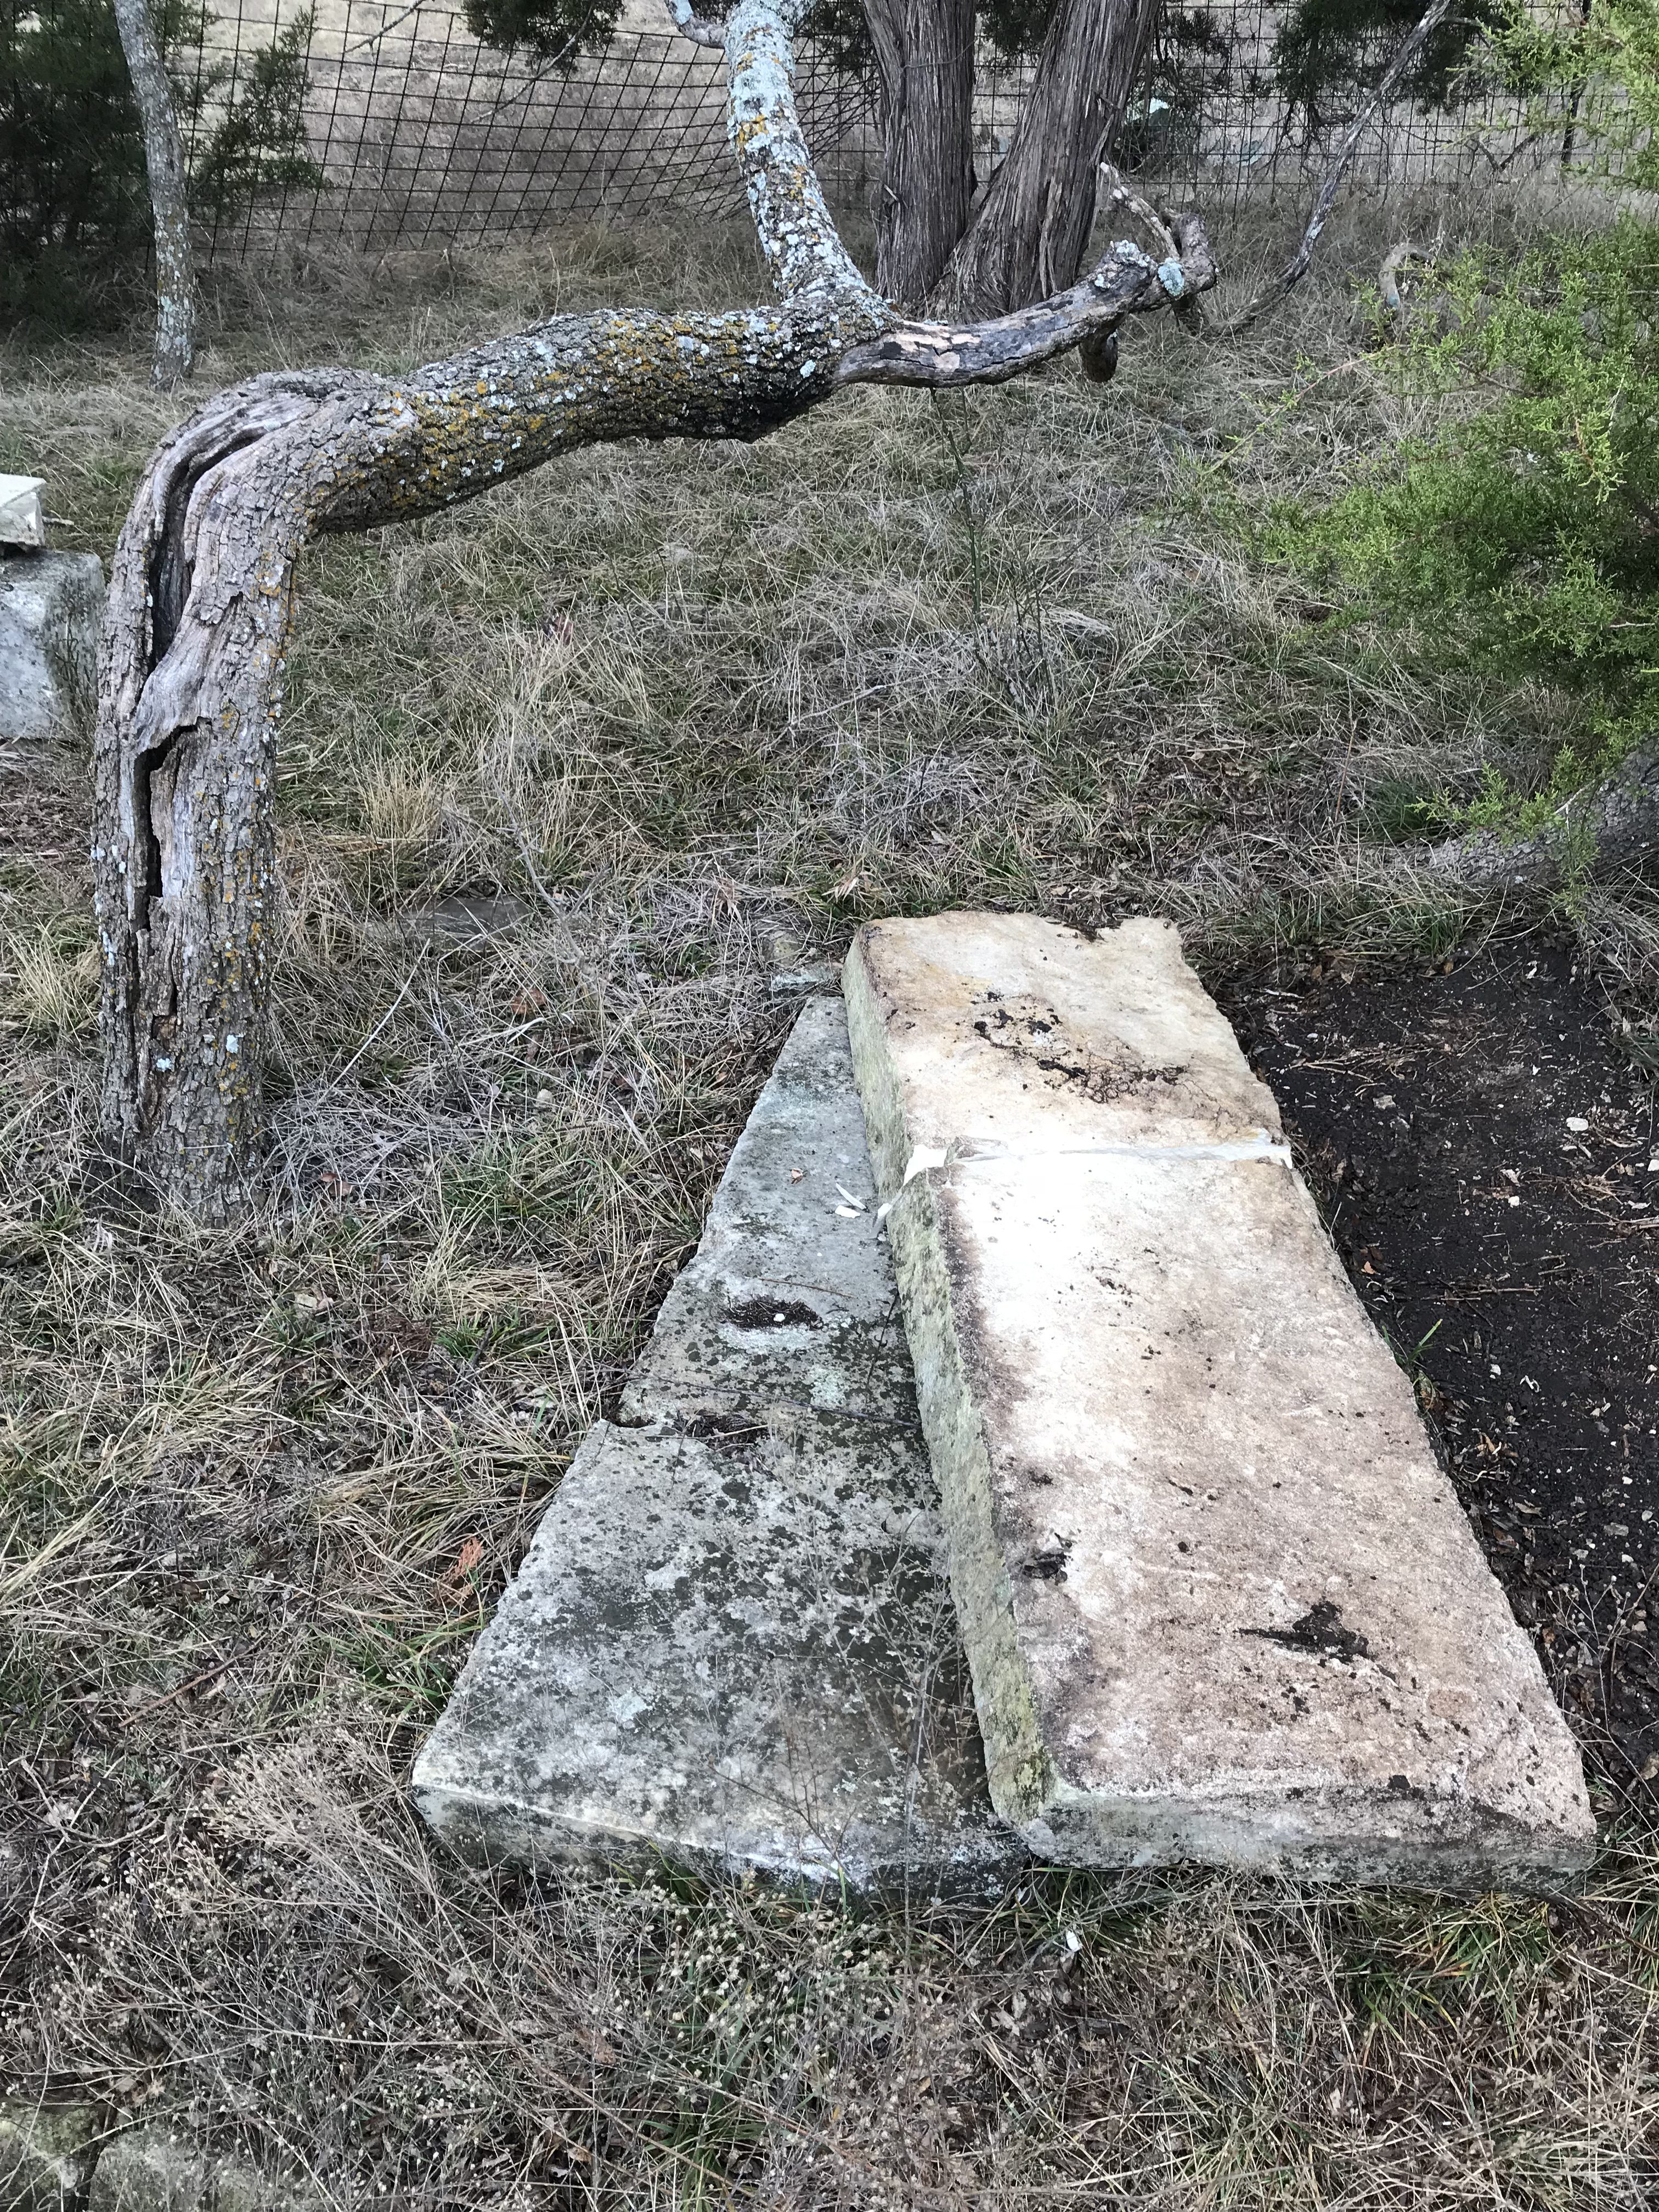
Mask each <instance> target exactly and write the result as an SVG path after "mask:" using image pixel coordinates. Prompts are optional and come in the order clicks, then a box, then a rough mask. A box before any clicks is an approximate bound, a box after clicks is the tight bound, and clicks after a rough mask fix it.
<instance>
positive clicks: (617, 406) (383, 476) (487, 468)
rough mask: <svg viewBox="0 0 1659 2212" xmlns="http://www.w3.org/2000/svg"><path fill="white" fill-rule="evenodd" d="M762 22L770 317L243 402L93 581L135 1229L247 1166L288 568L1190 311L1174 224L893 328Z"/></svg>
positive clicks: (215, 1211) (112, 1099)
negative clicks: (422, 522)
mask: <svg viewBox="0 0 1659 2212" xmlns="http://www.w3.org/2000/svg"><path fill="white" fill-rule="evenodd" d="M788 20H789V18H788V17H787V16H786V15H785V13H784V9H782V8H781V7H780V6H779V5H777V4H775V0H741V4H740V5H739V6H738V8H737V9H735V10H734V12H733V13H732V16H731V17H730V19H729V21H727V22H726V25H725V26H724V28H723V31H721V32H719V33H715V35H719V36H720V37H721V38H722V40H723V43H724V45H725V47H726V61H727V70H728V75H729V79H730V98H729V115H730V128H731V134H732V144H733V147H734V149H736V153H737V158H738V165H739V167H740V168H741V170H742V172H743V174H744V180H745V183H746V185H747V187H748V192H749V201H750V209H751V210H752V212H753V215H754V219H755V224H756V228H757V231H758V233H759V235H760V240H761V245H762V247H763V252H764V253H765V257H766V261H767V265H768V270H769V275H770V277H771V280H772V284H773V288H774V289H775V292H776V294H777V295H778V304H777V305H776V306H775V307H762V308H750V309H738V310H736V311H734V312H732V313H725V314H702V315H690V314H684V315H664V314H649V313H642V312H641V313H634V312H627V311H623V310H612V311H606V312H604V313H599V314H593V315H562V316H556V317H555V318H554V319H552V320H551V321H550V322H545V323H542V324H540V325H537V326H536V327H535V328H533V329H531V330H528V331H522V332H520V334H519V335H518V336H516V337H507V338H501V339H498V340H495V341H494V342H493V343H489V344H485V345H481V346H479V347H477V349H474V350H473V351H471V352H470V353H466V354H463V355H461V356H459V357H457V358H456V359H454V360H452V361H447V362H433V363H431V364H430V365H428V367H427V368H419V369H416V370H415V371H414V372H413V373H412V374H410V375H408V376H406V377H379V376H371V375H367V374H362V373H361V372H359V371H356V370H349V369H347V370H342V369H337V368H319V369H310V370H306V371H301V372H281V373H278V374H272V375H268V376H258V377H254V378H253V379H252V380H251V381H249V382H248V383H246V384H243V385H239V386H236V387H235V388H234V390H232V391H229V392H221V393H220V394H219V395H218V396H217V398H214V399H213V400H211V401H210V402H209V404H207V405H206V406H205V407H204V408H203V409H202V410H200V411H199V413H197V415H196V416H193V417H192V418H191V421H189V422H185V423H184V424H182V425H181V426H180V427H179V429H178V430H176V431H175V432H174V433H173V435H172V436H171V437H170V438H169V439H167V441H166V442H165V444H163V445H162V446H161V447H160V449H159V450H158V451H157V452H156V453H155V455H154V456H153V457H152V459H151V460H150V462H149V465H148V468H147V469H146V471H145V474H144V477H143V481H142V483H141V484H140V486H139V490H138V495H137V499H136V500H135V501H134V503H133V507H132V511H131V513H130V514H129V515H128V517H127V520H126V523H125V526H124V528H123V530H122V532H121V538H120V542H119V544H118V545H117V548H116V552H115V559H114V562H113V565H112V574H111V580H110V589H109V598H108V602H107V608H106V617H105V625H104V640H103V648H102V655H101V659H100V672H99V718H98V735H97V743H96V759H95V792H94V809H95V811H94V821H95V823H96V832H95V836H96V842H94V848H93V860H94V879H95V883H96V890H97V910H98V919H99V927H100V940H101V945H102V951H103V962H104V969H103V1003H102V1012H101V1017H100V1019H101V1027H102V1042H103V1049H104V1081H103V1105H102V1125H103V1132H104V1137H105V1141H106V1146H108V1147H109V1148H110V1150H111V1151H112V1152H113V1153H114V1155H115V1156H116V1157H117V1158H118V1159H119V1160H120V1161H122V1162H124V1163H125V1164H127V1166H129V1167H130V1168H131V1169H133V1170H136V1171H137V1177H138V1179H139V1180H140V1182H142V1183H143V1185H145V1186H147V1187H148V1188H149V1191H150V1192H151V1193H152V1194H154V1195H155V1197H157V1198H159V1199H160V1200H161V1201H162V1202H164V1203H169V1204H172V1205H175V1206H180V1207H182V1208H183V1209H185V1211H187V1212H191V1213H192V1214H194V1215H195V1216H197V1218H200V1219H204V1220H207V1221H216V1220H222V1219H224V1218H227V1217H228V1215H230V1214H231V1213H233V1212H235V1211H236V1209H237V1208H238V1206H240V1203H241V1201H242V1200H243V1198H244V1196H245V1195H246V1192H247V1189H248V1187H249V1183H250V1179H251V1176H252V1172H253V1168H254V1164H255V1161H256V1158H257V1153H258V1138H259V1084H258V1064H259V1045H260V1033H261V1030H262V1028H263V1024H264V1009H265V1000H266V961H267V958H268V950H267V930H268V913H269V903H270V878H271V870H272V866H273V861H274V853H275V836H274V829H273V817H272V789H273V785H274V782H275V778H276V736H277V725H278V721H279V719H280V715H281V711H282V702H283V674H284V669H285V666H286V654H287V651H288V641H289V629H290V625H291V622H292V616H293V603H294V580H295V562H296V561H297V559H298V557H299V555H300V552H301V549H302V548H303V546H304V545H305V544H306V543H307V539H309V538H313V537H315V536H317V535H318V534H319V533H320V532H328V531H358V530H368V529H370V528H373V527H374V526H376V525H379V524H383V523H389V522H398V521H404V520H410V519H412V518H414V517H416V516H417V515H422V514H430V513H435V512H437V511H439V510H441V509H442V508H444V507H450V506H453V504H455V503H456V502H457V501H460V500H464V499H470V498H473V497H476V496H477V495H478V494H479V493H480V492H483V491H484V490H486V489H488V488H489V486H490V485H491V484H493V483H498V482H501V480H503V479H505V478H506V477H513V476H520V475H522V474H523V473H524V472H525V471H527V470H529V469H532V468H536V467H538V466H539V465H540V464H541V463H542V462H544V461H545V460H547V459H550V458H551V457H552V456H553V455H554V454H556V453H566V452H568V451H569V450H570V449H571V448H572V447H578V446H582V445H587V444H591V443H592V442H594V441H611V440H614V439H617V438H743V439H752V438H758V437H760V436H762V435H763V434H764V433H765V432H766V431H768V430H769V429H772V428H775V426H776V425H778V424H779V423H781V422H787V421H789V420H790V419H791V417H792V416H797V415H799V414H802V413H804V412H805V410H807V409H808V408H811V407H813V406H816V405H817V404H818V403H819V402H820V401H822V400H823V399H825V398H828V397H829V394H830V393H831V392H834V391H835V390H836V388H837V387H838V386H841V385H843V384H849V383H882V384H915V385H922V386H930V387H933V388H936V389H937V388H943V387H950V386H963V385H969V384H982V383H999V382H1001V381H1003V380H1006V379H1007V378H1009V377H1012V376H1017V375H1018V374H1020V373H1021V372H1022V370H1024V369H1026V368H1030V367H1032V366H1034V365H1035V364H1036V362H1042V361H1048V360H1052V359H1053V358H1054V356H1056V355H1057V354H1060V353H1063V352H1066V350H1067V349H1070V348H1073V347H1076V346H1080V345H1084V344H1085V343H1088V344H1091V345H1093V344H1096V343H1097V342H1098V341H1099V340H1100V339H1101V337H1103V334H1104V333H1105V332H1107V331H1110V330H1113V329H1115V326H1116V325H1118V324H1119V323H1120V322H1121V320H1122V319H1123V318H1124V317H1125V316H1126V315H1129V314H1136V313H1146V312H1149V311H1152V310H1155V309H1157V308H1159V307H1164V306H1165V305H1167V304H1168V303H1169V301H1170V299H1171V298H1172V297H1175V296H1176V295H1181V294H1182V293H1184V294H1185V295H1188V296H1190V295H1191V294H1192V293H1193V292H1195V291H1200V290H1202V289H1205V287H1206V286H1207V285H1209V284H1211V283H1213V282H1214V276H1215V270H1214V264H1213V263H1212V259H1211V258H1210V253H1209V249H1208V246H1207V244H1206V240H1205V237H1204V233H1203V230H1202V228H1201V226H1200V225H1199V224H1198V223H1196V222H1193V223H1190V224H1189V225H1188V226H1187V227H1186V228H1184V229H1183V231H1182V234H1181V238H1180V240H1179V247H1180V254H1181V262H1182V266H1181V267H1180V269H1179V270H1171V269H1170V267H1169V265H1168V264H1167V263H1166V264H1165V266H1164V270H1163V271H1162V273H1160V272H1159V270H1158V268H1157V267H1156V266H1155V264H1154V263H1153V261H1152V258H1151V257H1150V256H1149V255H1147V254H1146V253H1144V252H1139V250H1138V249H1135V248H1133V247H1127V246H1126V247H1123V248H1121V249H1118V248H1115V249H1114V250H1113V251H1112V252H1110V253H1109V254H1108V255H1107V256H1106V257H1105V258H1103V260H1102V262H1101V263H1100V264H1099V266H1098V267H1097V269H1096V270H1094V271H1093V272H1092V273H1091V276H1089V277H1088V279H1087V280H1086V281H1085V283H1081V284H1079V285H1077V286H1076V287H1075V288H1074V289H1073V290H1071V291H1069V292H1067V293H1065V294H1064V295H1060V297H1058V298H1055V299H1054V300H1050V301H1044V302H1042V304H1040V305H1039V306H1037V307H1030V308H1028V309H1026V310H1025V311H1024V313H1020V314H1017V315H1012V316H1009V317H1006V318H1005V319H1002V320H1000V321H994V322H988V323H984V324H981V325H979V326H978V327H977V328H975V329H967V328H963V327H959V326H958V327H952V326H951V325H948V324H938V323H921V322H907V321H905V320H904V319H902V318H901V317H900V316H899V315H897V314H896V313H895V311H894V310H893V309H892V308H891V307H889V306H888V304H887V303H886V302H885V301H884V300H883V299H881V297H880V296H879V295H878V294H877V293H875V292H873V291H872V289H870V287H869V286H868V285H867V284H866V283H865V281H864V279H863V278H862V276H860V274H859V272H858V270H857V268H856V267H855V266H854V263H853V262H852V260H851V259H850V258H849V257H848V254H847V252H846V251H845V249H844V248H843V247H842V243H841V240H839V238H838V237H837V236H836V231H835V227H834V225H833V224H832V223H831V222H830V219H829V213H828V211H827V210H826V208H825V206H824V204H823V194H822V193H821V191H820V190H819V188H818V182H817V177H816V175H815V174H814V173H813V171H812V167H811V160H810V158H809V156H808V155H807V151H806V147H805V142H804V140H803V139H802V137H801V135H800V130H799V124H798V122H797V119H796V116H795V110H794V100H793V86H792V81H791V68H792V58H791V55H790V50H789V40H788V36H787V29H786V22H787V21H788ZM697 28H699V29H701V28H702V27H701V26H698V27H697Z"/></svg>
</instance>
